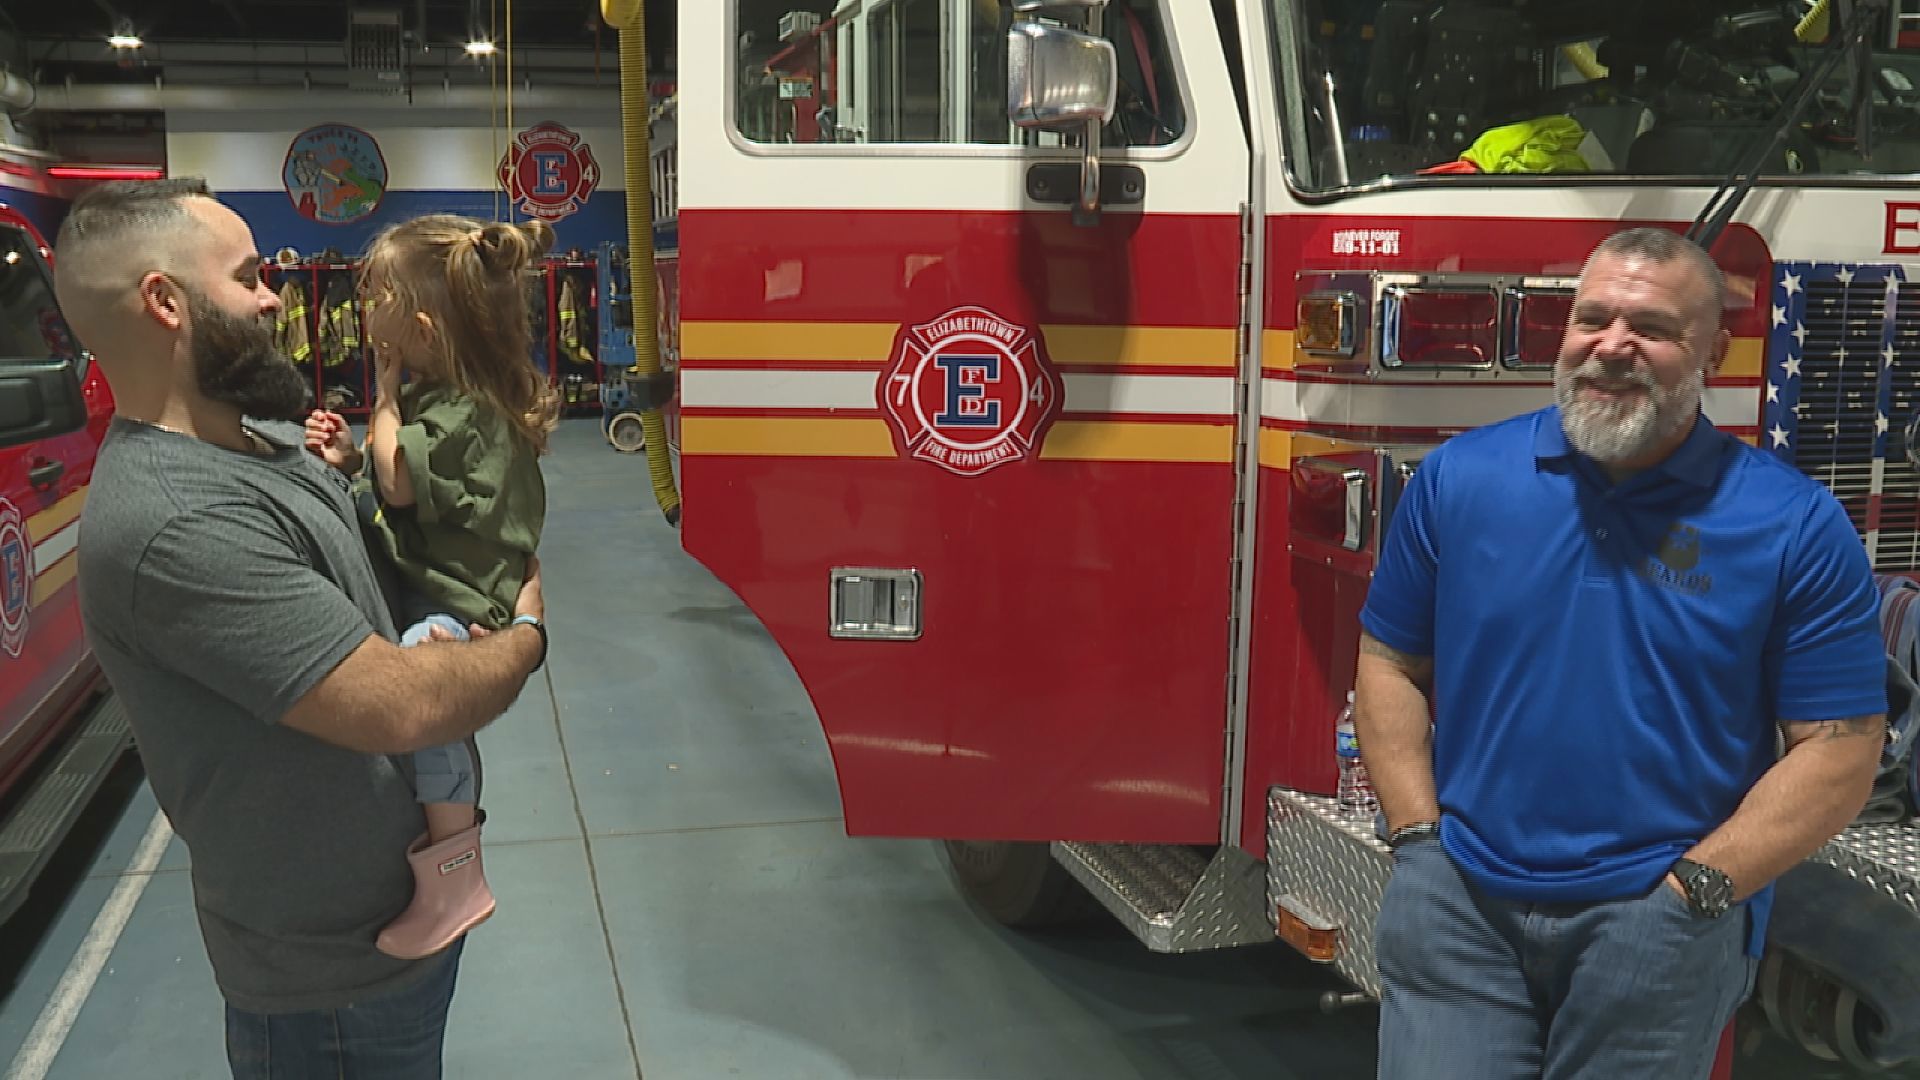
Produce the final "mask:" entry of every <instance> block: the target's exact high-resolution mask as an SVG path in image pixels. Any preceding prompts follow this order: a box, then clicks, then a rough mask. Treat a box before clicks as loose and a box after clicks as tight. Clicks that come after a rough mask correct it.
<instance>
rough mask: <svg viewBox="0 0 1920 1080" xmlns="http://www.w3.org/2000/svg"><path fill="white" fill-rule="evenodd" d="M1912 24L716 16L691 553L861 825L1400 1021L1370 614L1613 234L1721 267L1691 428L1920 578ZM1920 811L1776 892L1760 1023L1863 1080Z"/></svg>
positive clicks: (906, 2)
mask: <svg viewBox="0 0 1920 1080" xmlns="http://www.w3.org/2000/svg"><path fill="white" fill-rule="evenodd" d="M1913 21H1914V19H1913V17H1912V16H1909V15H1907V14H1906V13H1904V12H1903V11H1902V10H1901V9H1900V7H1899V6H1898V5H1889V4H1888V3H1886V2H1884V0H1881V2H1869V0H1852V2H1848V0H1839V2H1830V0H1821V2H1820V3H1809V2H1801V0H1792V2H1774V0H1699V2H1695V3H1686V4H1674V3H1671V2H1664V3H1653V2H1648V0H1610V2H1607V3H1600V2H1591V3H1589V2H1571V3H1552V4H1549V3H1539V2H1528V0H1444V2H1431V0H1350V2H1349V0H1264V2H1253V0H811V2H809V0H682V2H681V3H680V5H679V11H678V35H679V42H678V55H679V57H680V58H681V61H682V63H681V65H680V67H681V71H680V72H679V85H678V94H677V98H676V100H675V102H674V103H673V108H672V110H671V114H672V115H671V119H672V123H673V127H674V132H673V147H674V150H673V152H674V154H675V155H676V159H677V160H676V162H675V166H674V170H673V171H674V176H673V178H672V183H673V185H674V192H675V205H674V206H673V207H672V208H671V210H672V215H673V217H674V225H675V226H676V230H675V232H674V233H673V235H675V236H676V237H677V250H676V251H675V253H674V257H673V259H672V260H671V266H672V272H673V280H672V281H671V282H670V283H668V286H667V288H665V290H664V291H665V292H666V293H668V294H669V295H668V296H667V298H666V301H665V307H666V309H669V310H672V311H674V312H676V313H677V315H676V317H675V319H673V320H671V321H672V322H673V325H672V326H670V327H669V328H667V329H666V330H665V331H663V333H664V334H665V335H666V337H667V338H668V339H670V340H672V341H674V342H676V343H677V345H678V363H677V379H678V382H677V388H678V393H677V398H676V399H675V401H674V403H673V405H672V408H671V410H670V412H671V415H670V418H669V419H670V425H669V428H668V430H670V431H671V433H672V440H673V445H672V449H673V451H674V453H675V454H676V455H677V457H676V459H675V461H676V466H677V467H676V470H675V473H674V479H673V480H672V481H671V482H672V483H675V484H677V485H678V487H679V489H680V490H679V491H675V492H671V494H672V495H673V497H674V499H675V500H676V501H675V502H674V504H673V506H672V507H671V508H670V516H671V514H673V513H678V514H679V515H680V516H679V522H680V526H681V529H682V535H683V542H684V545H685V548H686V550H687V551H688V552H690V553H691V554H692V555H693V556H695V557H696V558H697V559H698V560H699V561H701V562H702V563H703V564H704V565H705V566H707V567H708V568H710V569H711V570H712V572H713V573H714V574H715V575H717V576H718V578H719V579H720V580H722V581H724V582H725V583H726V584H727V585H729V586H730V587H732V588H733V589H734V590H735V591H736V592H737V593H738V594H739V596H740V597H741V598H742V599H743V600H744V602H745V603H746V604H747V605H748V606H749V607H750V608H751V609H752V611H753V613H754V614H755V616H756V617H757V618H758V619H759V621H760V622H761V623H762V624H763V625H764V626H765V628H766V629H767V631H768V632H769V633H770V634H771V635H772V637H773V638H774V639H775V640H776V641H777V642H778V644H779V646H780V647H781V649H782V650H783V651H784V653H785V655H786V656H787V658H788V659H789V660H790V661H791V663H792V664H793V667H794V669H795V670H796V672H797V673H798V675H799V677H800V679H801V680H802V682H803V683H804V684H805V686H806V688H807V690H808V692H809V694H810V696H811V699H812V702H813V704H814V706H815V709H816V711H817V713H818V715H819V719H820V723H821V724H822V726H823V728H824V730H825V734H826V738H827V742H828V744H829V746H830V748H831V752H832V755H833V761H834V765H835V768H836V771H837V775H838V781H839V785H840V791H841V795H842V800H843V804H844V809H845V820H846V826H847V830H848V832H849V833H851V834H855V835H866V836H891V837H922V838H931V839H937V840H940V841H943V842H944V843H945V846H946V849H947V850H948V852H949V853H950V854H951V861H952V864H953V867H954V870H955V873H956V877H957V879H958V880H959V881H960V882H961V884H962V887H963V888H964V889H965V890H966V891H967V893H968V894H969V895H970V896H971V897H972V898H973V899H974V900H975V901H976V902H977V903H978V905H979V906H980V907H981V908H983V909H984V910H985V911H987V912H989V913H990V914H991V915H992V916H994V917H996V918H998V919H1000V920H1002V921H1004V922H1006V923H1009V924H1015V925H1034V924H1041V923H1045V922H1048V921H1051V920H1054V919H1057V918H1061V917H1064V916H1065V915H1067V914H1070V913H1072V912H1074V911H1076V910H1080V909H1083V908H1086V907H1088V906H1089V905H1090V904H1091V902H1093V901H1097V902H1098V904H1099V906H1101V907H1104V908H1105V909H1106V910H1108V911H1110V912H1111V913H1112V914H1113V915H1115V916H1117V917H1118V918H1119V919H1120V920H1121V921H1122V922H1124V923H1126V924H1127V925H1128V926H1130V927H1131V928H1132V929H1133V930H1134V932H1135V933H1137V934H1138V935H1139V937H1140V938H1141V939H1142V940H1143V941H1144V942H1145V943H1146V944H1147V945H1148V946H1149V947H1151V948H1153V949H1157V950H1163V951H1185V950H1194V949H1205V948H1215V947H1225V946H1232V945H1239V944H1246V943H1255V942H1271V941H1273V940H1275V939H1276V937H1277V938H1279V939H1282V940H1285V941H1287V942H1289V943H1291V944H1293V945H1294V946H1295V947H1297V948H1299V949H1301V950H1302V951H1304V952H1306V953H1307V954H1308V955H1310V956H1312V957H1313V958H1315V959H1317V960H1320V961H1323V962H1325V963H1328V964H1330V965H1331V966H1332V968H1333V969H1334V970H1336V971H1337V972H1338V973H1339V975H1340V976H1342V977H1343V978H1344V979H1345V980H1346V981H1348V982H1349V983H1350V984H1351V985H1352V986H1353V987H1354V988H1355V990H1354V993H1353V994H1352V995H1345V997H1350V998H1364V997H1365V996H1367V995H1372V994H1377V992H1378V983H1377V976H1376V973H1375V970H1374V962H1373V953H1372V931H1373V918H1374V912H1375V910H1376V908H1377V904H1378V900H1379V896H1380V893H1381V889H1382V887H1383V886H1384V884H1385V882H1386V879H1387V876H1388V873H1389V871H1390V862H1389V860H1388V857H1387V849H1386V847H1385V846H1384V845H1383V844H1382V843H1381V842H1380V840H1379V837H1378V835H1377V833H1376V826H1375V824H1374V823H1373V822H1371V821H1367V820H1354V819H1352V818H1350V817H1348V816H1345V815H1343V814H1342V813H1341V812H1340V811H1339V808H1338V807H1337V805H1336V803H1335V800H1334V799H1333V798H1331V797H1330V796H1331V795H1332V793H1333V792H1334V789H1335V783H1336V756H1335V751H1334V742H1335V740H1334V723H1335V717H1336V715H1337V714H1338V712H1339V711H1340V709H1341V706H1342V703H1343V701H1344V700H1345V696H1346V691H1347V690H1348V689H1349V688H1350V687H1351V686H1352V685H1353V682H1352V681H1353V675H1354V661H1355V654H1356V651H1357V641H1358V634H1359V626H1358V622H1357V613H1358V611H1359V608H1360V606H1361V604H1362V602H1363V600H1364V598H1365V595H1366V591H1367V585H1368V581H1369V577H1370V574H1371V571H1372V567H1373V565H1374V560H1375V556H1376V553H1377V551H1378V549H1379V544H1380V539H1381V536H1382V535H1383V533H1384V531H1385V528H1386V525H1387V523H1388V522H1389V521H1390V520H1391V516H1392V514H1393V511H1394V505H1395V501H1396V494H1397V492H1398V491H1399V490H1400V489H1401V487H1402V485H1403V483H1404V481H1405V479H1406V478H1407V477H1408V476H1409V475H1411V473H1412V471H1413V470H1415V469H1417V468H1418V466H1419V463H1420V460H1421V458H1422V456H1423V455H1424V454H1425V453H1426V452H1428V451H1429V450H1431V449H1432V448H1433V447H1434V446H1436V445H1438V444H1439V443H1440V442H1442V441H1443V440H1445V439H1447V438H1449V437H1450V436H1453V435H1455V434H1458V433H1460V432H1462V431H1466V430H1469V429H1472V428H1474V427H1477V426H1480V425H1483V424H1487V423H1491V422H1494V421H1497V420H1500V419H1503V418H1506V417H1509V416H1512V415H1515V414H1517V413H1521V412H1524V411H1528V410H1532V409H1536V408H1540V407H1543V406H1545V405H1547V404H1549V403H1551V401H1552V398H1553V395H1552V383H1551V371H1550V369H1551V366H1552V364H1553V362H1554V358H1555V354H1556V351H1557V347H1558V343H1559V338H1560V334H1561V329H1562V327H1563V326H1564V325H1565V324H1566V322H1567V316H1568V311H1569V307H1570V303H1571V293H1572V288H1573V285H1574V280H1575V278H1576V276H1577V274H1578V272H1579V269H1580V267H1581V265H1582V263H1583V261H1584V259H1585V257H1586V256H1587V254H1588V253H1589V252H1590V251H1591V250H1592V249H1593V247H1594V246H1595V245H1596V244H1597V243H1598V242H1599V241H1600V240H1601V239H1602V238H1604V237H1605V236H1606V235H1608V234H1609V233H1612V232H1614V231H1616V230H1619V229H1621V228H1623V227H1626V226H1629V225H1635V224H1650V225H1658V226H1664V227H1671V228H1674V229H1676V230H1681V231H1686V232H1689V233H1690V234H1692V235H1694V236H1695V237H1696V238H1698V239H1700V240H1702V241H1703V242H1704V243H1706V244H1708V245H1709V246H1710V250H1711V251H1712V252H1713V254H1714V256H1715V258H1716V260H1717V261H1718V263H1719V264H1720V266H1721V267H1722V269H1723V270H1724V272H1725V275H1726V280H1727V282H1728V297H1727V314H1726V327H1727V329H1728V330H1729V331H1730V332H1731V334H1732V336H1733V343H1732V347H1731V350H1730V353H1729V355H1728V357H1727V360H1726V363H1725V365H1724V367H1723V368H1722V369H1721V371H1720V372H1719V374H1718V375H1717V376H1716V377H1714V378H1713V379H1712V380H1711V381H1710V383H1709V385H1708V386H1707V388H1706V390H1705V395H1704V402H1703V404H1704V409H1705V411H1706V414H1707V415H1708V417H1709V418H1710V419H1711V420H1712V422H1713V423H1715V424H1716V425H1717V426H1719V427H1720V428H1722V429H1723V430H1726V431H1729V432H1731V433H1733V434H1735V435H1737V436H1739V437H1740V438H1742V439H1745V440H1747V441H1748V442H1750V443H1753V444H1755V445H1757V446H1758V447H1760V448H1761V449H1763V450H1765V451H1767V452H1770V453H1774V454H1777V455H1779V456H1781V457H1782V458H1784V459H1785V460H1787V461H1789V462H1792V463H1793V464H1795V465H1797V466H1798V467H1799V468H1801V469H1802V470H1804V471H1806V472H1807V473H1808V474H1810V475H1812V476H1814V477H1816V478H1817V479H1819V480H1820V481H1821V482H1823V483H1824V484H1826V485H1827V486H1828V487H1829V488H1830V489H1831V490H1832V491H1833V492H1834V493H1835V494H1836V495H1837V496H1838V497H1839V498H1840V499H1841V500H1842V501H1843V503H1844V504H1845V505H1846V506H1847V508H1848V509H1849V511H1850V512H1851V513H1852V514H1853V515H1854V518H1855V521H1856V523H1857V524H1858V526H1859V528H1860V533H1861V539H1862V542H1863V543H1864V544H1865V545H1866V548H1867V550H1868V552H1869V554H1870V555H1871V558H1872V563H1873V566H1874V567H1875V569H1876V571H1877V572H1879V573H1881V574H1885V575H1902V574H1910V573H1912V572H1913V571H1915V570H1916V568H1920V470H1917V467H1916V465H1915V464H1914V462H1915V461H1916V460H1920V457H1917V456H1916V455H1915V453H1914V449H1913V446H1912V444H1913V442H1914V440H1915V438H1916V435H1915V428H1914V426H1913V424H1912V420H1913V418H1914V416H1915V413H1916V409H1920V284H1916V282H1917V281H1920V277H1916V272H1920V196H1916V195H1915V194H1914V193H1913V187H1914V183H1913V181H1914V176H1913V174H1914V173H1916V172H1920V40H1917V39H1916V38H1915V36H1914V35H1913V34H1912V33H1911V30H1910V26H1911V24H1912V22H1913ZM681 493H684V510H682V509H681V508H680V504H679V502H678V501H677V500H678V499H679V498H680V496H681ZM665 505H666V502H665V500H664V499H663V506H665ZM1526 647H1527V643H1526V642H1525V641H1515V642H1514V643H1513V648H1515V649H1525V648H1526ZM1902 807H1903V808H1902V809H1899V810H1898V811H1897V812H1895V813H1893V814H1892V815H1890V818H1889V819H1888V820H1884V821H1880V822H1878V823H1875V824H1859V825H1856V826H1854V827H1853V828H1851V829H1849V830H1848V831H1847V832H1846V833H1845V834H1844V835H1842V836H1841V837H1839V838H1838V839H1836V840H1835V841H1833V842H1832V843H1831V844H1829V845H1827V846H1826V847H1825V848H1824V849H1823V850H1822V851H1821V852H1819V853H1818V855H1817V856H1816V857H1814V858H1813V859H1811V860H1809V861H1808V862H1807V863H1806V864H1804V865H1803V866H1801V867H1799V868H1798V869H1796V870H1795V871H1794V872H1793V873H1791V874H1789V875H1787V877H1785V878H1783V879H1782V880H1781V882H1780V891H1779V902H1778V908H1777V911H1776V915H1775V920H1774V928H1773V932H1772V935H1771V941H1770V946H1769V951H1768V953H1767V956H1766V959H1765V961H1764V963H1763V965H1762V971H1761V976H1760V978H1759V984H1758V987H1757V990H1756V997H1757V998H1758V999H1759V1001H1760V1003H1761V1005H1762V1006H1763V1007H1764V1010H1765V1013H1766V1015H1767V1017H1768V1019H1769V1020H1770V1022H1771V1023H1772V1025H1773V1026H1774V1027H1776V1028H1777V1029H1778V1030H1779V1031H1780V1032H1781V1033H1783V1034H1785V1035H1786V1036H1788V1037H1790V1038H1791V1039H1793V1040H1794V1041H1796V1042H1798V1043H1799V1044H1800V1045H1801V1046H1803V1047H1805V1048H1806V1049H1807V1050H1808V1051H1810V1052H1811V1053H1814V1054H1815V1055H1817V1056H1820V1057H1823V1058H1827V1059H1830V1060H1840V1061H1845V1062H1849V1063H1852V1064H1853V1065H1856V1066H1859V1067H1862V1068H1867V1067H1873V1066H1878V1065H1883V1064H1887V1063H1891V1062H1897V1061H1903V1060H1907V1059H1911V1058H1914V1057H1920V1026H1917V1025H1920V1008H1916V1006H1917V1005H1920V997H1917V996H1916V995H1920V978H1916V976H1920V948H1915V947H1914V946H1915V945H1916V944H1920V911H1916V907H1920V899H1917V897H1920V829H1916V827H1915V826H1914V824H1912V822H1911V817H1912V809H1911V797H1910V796H1907V797H1906V802H1905V803H1903V804H1902ZM1723 1058H1724V1055H1723Z"/></svg>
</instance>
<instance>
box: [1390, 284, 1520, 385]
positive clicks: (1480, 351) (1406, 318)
mask: <svg viewBox="0 0 1920 1080" xmlns="http://www.w3.org/2000/svg"><path fill="white" fill-rule="evenodd" d="M1382 299H1383V301H1384V304H1383V311H1382V320H1381V321H1382V324H1383V325H1382V327H1381V329H1382V331H1383V334H1382V340H1381V343H1380V363H1381V364H1382V365H1384V366H1386V367H1390V368H1463V367H1466V368H1484V367H1491V366H1492V365H1493V358H1494V355H1495V354H1496V352H1497V351H1498V350H1499V348H1500V331H1499V325H1500V298H1499V297H1498V296H1497V295H1495V293H1494V291H1493V290H1492V289H1490V288H1465V289H1425V288H1413V287H1408V286H1400V285H1395V286H1392V287H1389V288H1388V289H1387V290H1386V291H1385V294H1384V296H1383V297H1382Z"/></svg>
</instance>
